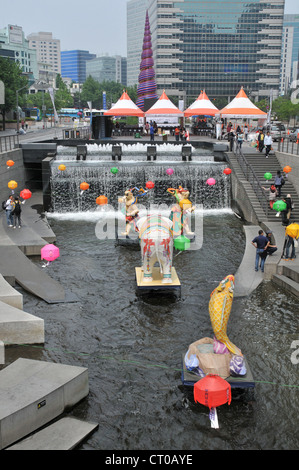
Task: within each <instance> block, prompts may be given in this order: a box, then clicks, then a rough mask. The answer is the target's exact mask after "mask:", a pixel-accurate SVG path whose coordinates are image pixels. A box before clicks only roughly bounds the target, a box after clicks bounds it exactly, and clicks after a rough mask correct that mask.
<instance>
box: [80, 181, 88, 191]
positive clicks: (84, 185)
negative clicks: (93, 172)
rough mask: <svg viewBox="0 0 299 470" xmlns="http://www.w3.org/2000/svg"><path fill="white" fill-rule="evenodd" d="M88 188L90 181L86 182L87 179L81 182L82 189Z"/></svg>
mask: <svg viewBox="0 0 299 470" xmlns="http://www.w3.org/2000/svg"><path fill="white" fill-rule="evenodd" d="M88 188H89V184H88V183H85V181H84V182H83V183H81V184H80V189H81V190H82V191H86V190H87V189H88Z"/></svg>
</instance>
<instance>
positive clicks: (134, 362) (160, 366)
mask: <svg viewBox="0 0 299 470" xmlns="http://www.w3.org/2000/svg"><path fill="white" fill-rule="evenodd" d="M5 345H6V346H9V345H10V346H23V347H28V348H35V349H43V350H44V351H57V352H62V353H64V354H74V355H77V356H85V357H95V358H97V359H101V360H109V361H115V362H121V363H124V364H129V365H135V366H140V367H141V368H145V369H146V368H149V369H150V368H151V369H152V368H157V369H167V370H168V371H174V372H181V371H182V368H181V367H180V368H177V367H170V366H168V365H166V364H155V363H147V364H145V363H144V362H141V361H138V360H135V359H120V358H119V357H117V358H116V357H114V356H106V355H99V356H97V355H96V356H93V354H92V353H84V352H78V351H68V350H63V349H60V348H45V347H43V346H39V345H34V344H23V343H5ZM228 378H229V377H226V379H224V380H227V379H228ZM198 380H200V377H198ZM238 380H239V381H240V382H242V381H244V382H246V381H247V379H245V378H244V379H243V378H242V377H238ZM254 382H255V383H256V384H265V385H267V384H268V385H275V386H278V387H286V388H298V389H299V384H298V385H296V384H284V383H279V382H272V381H270V380H254Z"/></svg>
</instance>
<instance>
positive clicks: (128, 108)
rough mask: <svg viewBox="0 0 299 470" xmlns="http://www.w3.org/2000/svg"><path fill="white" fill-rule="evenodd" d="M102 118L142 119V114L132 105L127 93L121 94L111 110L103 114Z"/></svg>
mask: <svg viewBox="0 0 299 470" xmlns="http://www.w3.org/2000/svg"><path fill="white" fill-rule="evenodd" d="M104 116H138V117H144V112H143V111H142V110H141V109H140V108H138V106H137V105H136V104H135V103H133V101H132V100H131V98H130V97H129V95H128V94H127V92H125V91H124V92H123V94H122V96H121V97H120V99H119V100H118V101H117V102H116V103H115V105H113V106H112V108H111V109H109V110H108V111H105V112H104Z"/></svg>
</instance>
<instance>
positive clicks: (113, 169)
mask: <svg viewBox="0 0 299 470" xmlns="http://www.w3.org/2000/svg"><path fill="white" fill-rule="evenodd" d="M111 173H113V174H114V175H116V173H118V168H116V167H113V168H111Z"/></svg>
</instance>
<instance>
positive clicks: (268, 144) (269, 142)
mask: <svg viewBox="0 0 299 470" xmlns="http://www.w3.org/2000/svg"><path fill="white" fill-rule="evenodd" d="M272 144H273V141H272V137H271V135H270V132H269V131H268V132H267V134H266V135H265V147H266V158H268V156H269V153H270V150H271V148H272Z"/></svg>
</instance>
